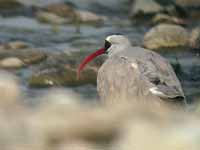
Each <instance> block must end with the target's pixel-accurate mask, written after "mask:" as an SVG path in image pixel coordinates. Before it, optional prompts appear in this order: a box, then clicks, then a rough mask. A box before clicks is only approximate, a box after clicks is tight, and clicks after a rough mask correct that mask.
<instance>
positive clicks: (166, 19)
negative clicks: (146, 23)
mask: <svg viewBox="0 0 200 150" xmlns="http://www.w3.org/2000/svg"><path fill="white" fill-rule="evenodd" d="M152 22H153V24H160V23H167V24H179V25H186V24H187V22H186V21H185V20H183V19H181V18H178V17H175V16H169V15H167V14H160V13H159V14H157V15H155V16H154V17H153V19H152Z"/></svg>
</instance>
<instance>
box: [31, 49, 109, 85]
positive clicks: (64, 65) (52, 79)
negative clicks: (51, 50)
mask: <svg viewBox="0 0 200 150" xmlns="http://www.w3.org/2000/svg"><path fill="white" fill-rule="evenodd" d="M87 54H88V52H83V51H79V52H72V53H70V54H63V53H62V54H58V55H52V56H49V57H48V59H47V60H46V61H45V62H44V63H42V64H41V65H40V66H39V68H37V69H36V70H35V71H34V72H33V74H32V75H31V77H30V79H29V81H28V82H29V85H30V86H32V87H35V86H36V87H48V86H60V85H62V86H80V85H85V84H96V77H97V72H98V69H99V67H100V66H101V64H102V63H103V61H104V60H105V58H103V57H100V58H98V59H95V60H94V61H93V62H91V63H89V64H88V65H87V66H86V67H85V69H84V70H83V71H82V72H81V76H80V78H79V79H77V74H76V70H77V68H78V65H79V64H80V62H81V61H82V60H83V58H84V57H85V56H86V55H87Z"/></svg>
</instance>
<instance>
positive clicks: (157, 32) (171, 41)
mask: <svg viewBox="0 0 200 150" xmlns="http://www.w3.org/2000/svg"><path fill="white" fill-rule="evenodd" d="M143 45H144V46H145V47H146V48H149V49H159V48H167V47H183V46H189V33H188V32H187V30H186V29H184V28H183V27H181V26H178V25H170V24H160V25H157V26H155V27H153V28H152V29H151V30H150V31H148V32H147V33H146V34H145V35H144V41H143Z"/></svg>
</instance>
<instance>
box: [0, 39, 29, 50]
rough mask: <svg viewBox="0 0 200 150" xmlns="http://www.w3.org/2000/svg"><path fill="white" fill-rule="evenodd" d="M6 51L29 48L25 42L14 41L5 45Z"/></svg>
mask: <svg viewBox="0 0 200 150" xmlns="http://www.w3.org/2000/svg"><path fill="white" fill-rule="evenodd" d="M3 46H4V49H15V50H16V49H23V48H27V47H29V46H28V44H27V43H25V42H23V41H12V42H9V43H6V44H4V45H3Z"/></svg>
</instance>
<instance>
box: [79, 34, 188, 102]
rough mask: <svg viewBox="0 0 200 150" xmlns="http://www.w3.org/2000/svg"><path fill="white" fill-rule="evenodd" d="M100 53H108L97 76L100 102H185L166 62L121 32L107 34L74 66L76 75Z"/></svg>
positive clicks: (177, 82) (178, 84)
mask: <svg viewBox="0 0 200 150" xmlns="http://www.w3.org/2000/svg"><path fill="white" fill-rule="evenodd" d="M102 54H106V55H108V59H107V60H106V61H105V62H104V63H103V65H102V66H101V67H100V69H99V71H98V75H97V90H98V93H99V96H100V99H101V100H102V101H104V102H109V103H114V102H117V101H118V100H134V101H136V102H137V101H138V102H142V103H149V102H150V103H156V104H161V103H169V104H172V105H176V104H183V105H186V99H185V95H184V93H183V90H182V86H181V83H180V81H179V79H178V78H177V76H176V74H175V72H174V70H173V68H172V66H171V65H170V63H169V61H168V60H167V59H165V58H164V57H162V56H161V55H159V54H158V53H156V52H154V51H151V50H148V49H144V48H141V47H133V46H132V45H131V42H130V41H129V40H128V38H126V37H125V36H123V35H110V36H108V37H107V38H106V39H105V45H104V47H103V48H101V49H99V50H97V51H96V52H94V53H92V54H91V55H89V56H87V57H86V58H85V59H84V60H83V61H82V63H80V65H79V67H78V69H77V76H78V78H79V76H80V73H81V71H82V70H83V69H84V67H85V65H86V64H87V63H89V62H90V61H92V60H93V59H94V58H95V57H97V56H99V55H102Z"/></svg>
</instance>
